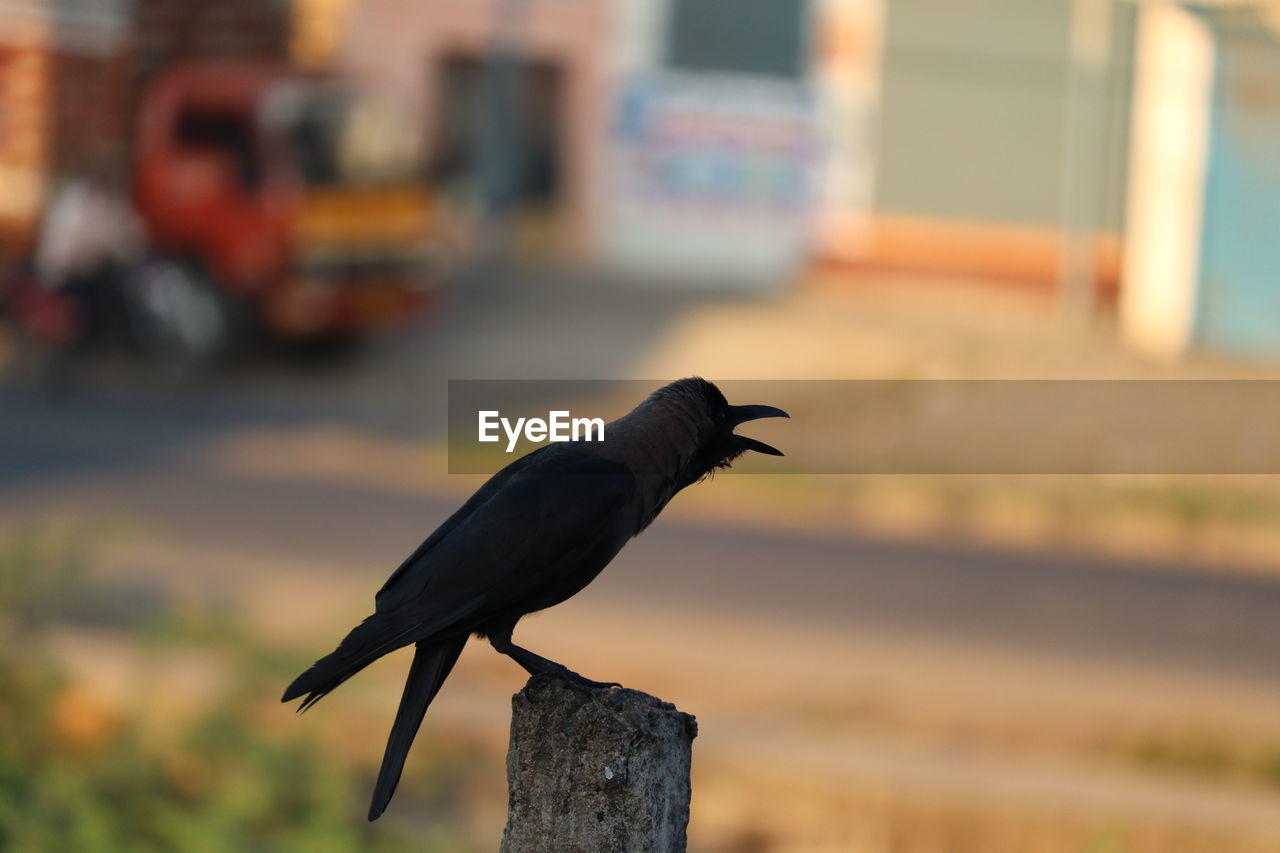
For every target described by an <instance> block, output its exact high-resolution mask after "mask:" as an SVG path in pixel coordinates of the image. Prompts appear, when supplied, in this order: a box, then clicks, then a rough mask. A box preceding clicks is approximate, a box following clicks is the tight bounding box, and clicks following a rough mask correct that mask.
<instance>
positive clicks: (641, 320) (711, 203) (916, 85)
mask: <svg viewBox="0 0 1280 853" xmlns="http://www.w3.org/2000/svg"><path fill="white" fill-rule="evenodd" d="M1275 10H1276V7H1275V6H1273V5H1268V4H1251V3H1235V2H1225V0H1224V2H1213V3H1197V4H1184V3H1180V2H1174V0H1169V2H1164V0H1150V2H1142V3H1136V2H1127V0H1030V2H1028V0H1019V2H1015V0H979V1H978V2H970V3H965V4H955V3H942V2H935V1H934V0H739V2H737V3H732V4H727V3H718V2H712V0H467V2H463V0H294V2H292V3H290V2H286V0H271V2H262V0H222V2H219V3H216V4H214V3H202V4H192V3H187V2H182V0H0V247H2V248H0V260H2V261H3V263H2V264H0V306H2V307H0V315H2V318H3V325H2V326H0V366H2V368H3V373H4V376H5V380H4V384H3V387H0V848H3V849H6V850H14V851H23V853H27V851H47V850H103V851H107V850H129V851H136V850H157V851H158V850H183V851H187V850H190V851H197V850H225V849H231V848H233V847H240V848H244V849H258V850H308V851H311V850H333V851H339V850H356V849H360V850H364V849H374V850H409V849H414V850H438V851H471V850H476V851H479V850H492V849H493V848H494V847H495V845H496V844H497V840H498V838H499V835H500V832H501V827H502V823H503V820H504V818H505V804H506V788H505V781H504V772H505V767H504V764H503V755H504V752H505V748H506V734H507V724H508V720H509V713H508V696H509V695H510V694H511V693H512V692H514V691H515V690H516V689H518V688H519V687H520V685H521V684H522V683H523V680H524V676H523V672H522V671H520V670H519V669H518V668H517V667H515V666H514V665H513V664H512V663H511V662H510V661H508V660H507V659H506V658H503V657H500V656H498V655H495V654H493V653H492V652H491V651H490V650H488V649H487V648H484V647H480V646H479V645H476V646H475V647H474V648H471V649H469V650H468V651H467V652H466V653H465V654H464V656H463V658H462V661H461V663H460V665H459V667H458V670H457V671H456V673H455V675H454V676H453V677H452V678H451V679H450V681H449V683H448V685H447V686H446V688H445V689H444V691H443V693H442V695H441V696H440V698H439V699H438V700H437V702H436V703H435V705H433V707H432V709H431V712H430V714H429V717H428V720H427V724H426V725H425V727H424V729H423V732H422V734H421V735H420V736H419V741H418V744H417V745H416V747H415V749H414V751H413V753H412V754H411V756H410V759H409V765H408V770H407V774H406V778H405V780H404V782H403V783H402V785H401V790H400V793H399V794H398V796H397V799H396V801H395V802H394V803H393V805H392V807H391V809H390V811H389V813H388V814H387V815H386V817H385V818H383V819H382V820H381V821H379V822H378V823H377V824H375V825H368V824H366V823H365V822H364V820H363V814H364V804H365V803H366V798H367V796H368V791H369V786H370V784H371V780H372V776H373V773H374V772H375V770H376V761H377V760H378V759H379V758H380V756H381V752H382V748H383V743H384V739H385V736H386V732H387V728H388V726H389V724H390V721H391V717H392V714H393V712H394V708H395V705H396V702H397V701H398V698H399V691H400V685H401V681H402V679H403V675H404V671H405V668H406V667H407V663H408V661H407V660H406V659H405V657H404V656H403V655H401V654H396V655H392V656H391V658H390V659H389V660H384V661H382V662H380V663H379V664H377V665H375V666H373V667H371V668H370V669H369V670H368V671H367V672H366V673H364V674H362V675H361V677H360V678H359V679H358V680H356V681H355V682H353V683H352V684H351V685H350V686H348V687H346V688H344V689H342V690H339V691H337V692H336V693H335V694H334V695H333V696H331V697H329V698H328V699H326V700H325V701H324V702H323V703H321V706H320V707H319V708H317V709H316V710H315V711H313V712H311V713H309V714H307V715H306V716H304V717H301V718H298V717H295V716H294V715H293V713H292V711H291V710H290V709H289V708H285V707H282V706H280V705H279V704H278V703H277V702H276V698H277V697H278V695H279V694H280V692H281V690H282V689H283V687H284V685H285V684H287V683H288V681H289V680H290V679H291V677H292V676H293V675H294V674H296V672H297V671H299V670H300V669H301V668H302V667H303V666H305V665H306V664H308V663H309V662H310V661H312V660H313V659H315V658H316V657H318V656H320V655H321V654H323V653H325V652H327V651H328V650H329V649H331V648H332V647H333V645H334V644H335V643H336V641H337V640H338V639H339V638H340V636H341V635H342V633H343V632H344V630H345V629H346V628H347V627H349V625H350V624H351V623H352V622H354V621H355V620H356V619H358V618H361V617H363V616H364V615H365V614H366V613H367V611H368V609H369V607H370V605H371V603H372V593H373V592H374V590H375V589H376V588H377V586H378V585H379V584H380V583H381V582H382V580H383V579H384V578H385V577H386V575H387V574H388V573H389V571H390V570H391V569H392V568H393V567H394V566H395V565H397V564H398V562H399V561H400V559H402V558H403V556H404V555H405V554H407V553H408V552H409V551H410V550H411V549H412V548H413V547H415V546H416V545H417V543H418V542H419V541H420V540H421V538H422V537H423V536H424V535H425V534H426V533H428V532H429V531H430V530H431V529H433V528H434V526H435V525H436V524H438V523H439V522H440V521H441V520H443V519H444V518H445V517H446V516H447V515H448V513H449V512H450V511H452V509H453V508H454V507H455V506H456V505H457V504H458V503H459V502H460V501H461V500H462V499H463V498H464V497H465V496H466V495H467V494H469V492H470V491H471V490H472V489H473V488H475V486H476V485H477V484H478V482H479V479H478V478H476V477H469V476H449V475H447V474H446V471H447V465H446V453H445V450H446V436H445V400H446V382H447V381H448V380H449V379H520V378H542V379H643V380H652V384H653V385H654V386H656V385H657V384H658V383H659V382H660V381H662V380H665V379H671V378H676V377H679V376H685V375H691V374H700V375H704V376H706V377H708V378H711V379H713V380H714V379H775V380H776V379H856V378H862V379H895V380H896V379H919V378H931V379H950V378H958V379H1003V378H1017V379H1046V380H1055V379H1128V378H1143V379H1221V378H1234V379H1240V378H1245V379H1274V378H1278V377H1280V370H1277V367H1278V366H1280V362H1278V361H1277V357H1280V287H1277V286H1276V284H1275V280H1274V275H1275V273H1274V270H1275V269H1276V267H1277V264H1276V259H1275V258H1274V257H1273V255H1274V253H1275V251H1276V246H1277V245H1280V242H1278V241H1277V240H1276V239H1275V237H1274V235H1275V234H1276V233H1278V232H1280V165H1278V164H1280V159H1277V158H1276V157H1275V155H1274V152H1275V151H1276V150H1277V144H1280V41H1277V26H1280V24H1278V23H1277V22H1278V21H1280V18H1278V17H1277V16H1276V14H1275ZM811 385H812V386H814V387H830V386H829V385H825V386H824V385H823V384H822V383H811ZM1259 387H1260V388H1266V387H1267V386H1262V385H1260V386H1259ZM798 393H799V392H798ZM1260 393H1263V392H1260ZM742 402H764V403H768V402H776V401H771V400H759V401H756V400H751V401H742ZM825 402H826V401H824V400H823V399H821V398H814V399H810V400H800V401H798V403H797V407H796V408H793V407H792V406H791V405H790V404H788V408H792V411H793V413H795V412H796V411H797V409H799V410H800V411H821V407H823V406H824V404H825ZM799 420H800V418H797V420H796V421H793V422H792V423H793V424H794V423H798V422H799ZM786 426H787V424H782V425H778V426H771V427H770V429H771V430H773V431H772V432H770V434H769V435H768V438H769V440H770V441H771V442H772V443H775V444H777V445H779V446H781V447H782V448H783V449H786V448H787V433H786ZM761 435H762V437H763V436H764V433H763V432H761ZM1278 617H1280V482H1277V481H1276V479H1275V477H1268V476H1242V475H1235V476H1231V477H1226V476H1194V477H1192V476H1182V477H1173V476H1117V475H1111V476H1073V477H1065V476H1058V477H1053V476H1003V477H1001V476H947V477H942V476H934V477H930V476H866V477H852V476H818V475H792V476H764V475H756V476H747V475H744V476H724V477H719V478H717V479H716V480H715V481H714V482H710V483H704V484H702V485H700V486H698V487H696V488H693V489H690V490H689V491H688V492H687V493H685V494H683V495H682V496H681V497H680V498H679V499H678V500H677V501H676V502H675V503H674V504H673V506H672V507H671V508H669V509H668V510H667V512H666V513H665V514H664V517H663V519H662V521H661V522H660V523H659V524H657V525H655V526H654V528H652V529H651V530H649V531H648V532H646V533H645V534H644V536H642V537H641V538H640V539H638V540H637V541H636V542H635V543H634V544H633V545H632V546H630V547H629V548H628V549H627V550H625V551H624V552H623V554H622V555H621V556H620V557H619V558H618V559H617V560H616V561H615V563H614V564H613V565H612V566H611V567H610V568H609V570H608V571H607V572H605V574H604V575H603V576H602V577H601V578H600V579H599V580H598V581H597V582H596V583H595V584H594V585H593V586H592V587H591V588H589V589H588V590H587V591H585V592H584V593H582V594H581V595H579V596H578V597H576V598H575V599H573V600H572V601H571V602H568V603H566V604H565V605H563V606H561V607H559V608H557V609H556V610H554V611H553V612H551V613H548V614H544V615H540V616H536V617H532V618H530V619H528V620H526V622H525V624H523V625H522V626H521V628H520V631H519V636H520V638H521V639H522V641H523V643H524V644H525V645H527V646H529V647H531V648H533V649H536V650H537V651H539V652H541V653H543V654H545V655H548V656H550V657H552V658H554V659H557V660H564V661H566V662H567V663H569V664H570V665H571V666H573V667H574V668H575V669H578V670H579V671H581V672H583V673H586V674H587V675H589V676H591V677H594V678H602V679H610V680H618V681H620V682H622V683H624V684H626V685H627V686H630V687H636V688H639V689H643V690H646V691H649V692H653V693H655V694H657V695H660V696H662V697H663V698H664V699H667V700H669V701H673V702H675V703H677V704H678V705H679V706H680V707H681V708H682V709H684V710H687V711H690V712H692V713H695V714H696V715H697V716H698V718H699V721H700V724H701V734H700V735H699V738H698V740H697V741H696V744H695V761H694V764H695V769H694V774H695V776H694V803H693V818H692V824H691V826H690V841H691V848H692V849H694V850H696V851H701V853H755V851H761V852H763V851H869V853H879V852H880V851H884V852H885V853H889V852H890V851H892V852H893V853H941V851H950V852H951V853H969V851H975V853H976V851H982V853H988V851H990V852H991V853H1001V852H1002V851H1010V853H1013V852H1014V851H1016V853H1026V852H1027V851H1046V853H1048V851H1055V852H1056V851H1064V853H1065V851H1089V853H1177V852H1178V851H1190V852H1193V853H1194V852H1195V851H1206V853H1207V851H1213V853H1235V851H1250V853H1253V851H1271V850H1280V678H1278V677H1280V659H1278V657H1277V650H1280V618H1278Z"/></svg>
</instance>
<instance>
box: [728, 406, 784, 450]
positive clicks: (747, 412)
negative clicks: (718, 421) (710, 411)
mask: <svg viewBox="0 0 1280 853" xmlns="http://www.w3.org/2000/svg"><path fill="white" fill-rule="evenodd" d="M728 411H729V422H730V424H731V425H732V426H735V427H736V426H737V425H738V424H743V423H746V422H747V421H754V420H759V419H760V418H789V417H791V415H788V414H787V413H786V412H784V411H782V409H779V408H776V407H775V406H760V405H755V406H730V407H729V410H728ZM733 445H734V447H736V448H738V449H740V450H754V451H756V452H757V453H767V454H768V455H770V456H781V455H782V451H781V450H779V449H778V448H776V447H771V446H770V445H768V444H765V443H764V442H763V441H756V440H755V439H754V438H747V437H746V436H745V435H735V436H734V437H733Z"/></svg>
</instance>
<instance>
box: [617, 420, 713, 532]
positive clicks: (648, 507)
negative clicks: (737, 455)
mask: <svg viewBox="0 0 1280 853" xmlns="http://www.w3.org/2000/svg"><path fill="white" fill-rule="evenodd" d="M604 435H605V440H604V443H603V444H601V445H600V446H599V447H600V450H599V452H600V453H601V455H603V456H604V457H606V458H608V459H612V460H613V461H615V462H620V463H622V464H623V465H625V466H627V468H629V469H630V470H631V472H632V474H634V475H635V478H636V491H637V497H638V498H639V500H638V501H637V510H638V518H637V528H636V529H637V531H639V530H640V529H643V528H644V527H645V526H647V525H648V524H649V522H651V521H652V520H653V518H654V516H656V515H657V514H658V512H660V511H661V510H662V508H663V507H664V506H666V504H667V502H668V501H670V500H671V498H672V497H674V496H675V494H676V492H678V491H679V490H680V488H681V487H682V486H683V485H684V482H683V481H682V478H683V477H684V476H685V474H686V472H687V470H688V468H689V465H690V463H691V461H692V458H693V455H694V453H695V452H696V450H697V447H698V444H699V441H700V438H701V437H700V436H699V434H698V429H697V426H696V425H695V421H694V419H693V418H692V417H691V416H688V415H687V414H686V413H685V412H683V411H681V410H680V409H678V408H670V407H664V408H662V409H657V408H656V407H647V406H642V407H638V408H636V409H634V410H633V411H631V412H629V413H628V414H626V415H623V416H622V417H620V418H618V419H617V420H615V421H613V422H611V423H609V424H606V425H605V428H604Z"/></svg>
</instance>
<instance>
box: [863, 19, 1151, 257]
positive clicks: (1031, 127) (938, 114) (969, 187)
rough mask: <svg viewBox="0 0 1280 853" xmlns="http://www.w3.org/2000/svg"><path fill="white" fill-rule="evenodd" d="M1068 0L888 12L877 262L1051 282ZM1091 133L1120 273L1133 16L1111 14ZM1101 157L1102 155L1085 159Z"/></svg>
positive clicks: (1104, 230)
mask: <svg viewBox="0 0 1280 853" xmlns="http://www.w3.org/2000/svg"><path fill="white" fill-rule="evenodd" d="M1071 7H1072V0H1032V1H1031V2H1028V0H975V2H970V3H964V4H954V3H944V2H940V0H891V2H889V3H888V4H887V7H886V24H885V37H884V45H883V68H882V86H883V88H882V92H881V98H880V105H881V107H880V109H881V111H880V119H879V124H880V131H879V141H878V146H877V149H878V163H877V170H876V187H875V200H874V209H875V222H874V225H873V231H874V237H873V241H872V242H873V246H872V249H873V255H875V256H877V257H878V259H879V260H881V261H885V262H890V263H896V264H903V265H909V266H922V267H928V268H937V269H942V270H947V269H948V268H950V269H953V270H956V271H961V272H975V273H982V274H999V275H1009V276H1014V277H1019V278H1039V279H1052V278H1053V276H1054V275H1055V273H1056V268H1057V252H1058V248H1059V242H1060V239H1059V235H1058V233H1057V229H1058V228H1059V225H1060V222H1061V220H1062V216H1063V192H1062V190H1063V181H1064V154H1065V152H1064V142H1065V140H1066V138H1067V128H1066V120H1067V119H1066V115H1067V103H1066V98H1067V91H1068V77H1069V74H1070V73H1071V58H1070V56H1069V51H1070V44H1069V42H1070V33H1071V20H1070V13H1071ZM1111 15H1112V17H1111V20H1110V28H1111V32H1110V39H1109V41H1110V46H1109V53H1110V60H1111V64H1110V68H1109V70H1108V73H1107V80H1106V89H1105V91H1104V92H1103V93H1102V96H1101V99H1100V100H1099V99H1093V100H1090V101H1089V102H1088V103H1086V104H1085V105H1084V109H1085V110H1088V111H1089V112H1088V114H1087V116H1086V117H1087V118H1088V119H1089V123H1090V124H1091V125H1092V126H1094V127H1096V128H1097V131H1098V136H1097V139H1096V140H1095V141H1094V142H1093V143H1092V144H1094V145H1096V146H1097V148H1098V149H1100V150H1098V151H1097V152H1096V156H1097V161H1098V163H1099V169H1098V171H1097V173H1096V174H1094V173H1093V170H1090V171H1091V173H1090V174H1089V175H1087V176H1074V177H1073V178H1071V180H1076V181H1079V180H1093V181H1096V187H1095V189H1096V190H1097V195H1098V205H1097V210H1096V213H1095V215H1094V217H1093V218H1094V228H1093V230H1094V231H1095V232H1096V234H1097V236H1098V237H1099V249H1100V250H1101V252H1100V254H1101V256H1102V257H1101V259H1102V262H1103V266H1104V267H1107V268H1109V269H1107V270H1106V271H1107V272H1108V274H1109V275H1110V276H1112V277H1114V275H1115V266H1116V263H1117V258H1118V252H1117V248H1118V246H1117V243H1118V237H1119V233H1120V231H1121V229H1122V222H1121V220H1122V211H1123V202H1122V199H1123V194H1124V174H1125V169H1126V165H1125V157H1126V148H1127V138H1128V128H1127V116H1128V91H1129V85H1130V75H1131V58H1130V57H1131V45H1132V40H1133V37H1132V26H1133V25H1132V13H1131V12H1130V11H1129V9H1128V6H1127V4H1114V6H1113V7H1112V12H1111ZM1091 153H1094V152H1091Z"/></svg>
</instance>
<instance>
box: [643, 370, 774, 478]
mask: <svg viewBox="0 0 1280 853" xmlns="http://www.w3.org/2000/svg"><path fill="white" fill-rule="evenodd" d="M649 402H650V403H651V404H656V405H659V406H663V407H664V408H670V409H671V410H673V411H678V412H679V413H680V416H681V417H682V419H683V420H685V421H686V422H688V423H689V424H690V425H691V427H692V431H693V433H694V435H695V436H696V448H695V449H694V452H693V454H692V456H691V458H690V459H689V460H688V463H687V469H686V471H685V472H684V476H683V477H681V480H682V481H683V483H682V485H685V484H688V483H692V482H695V481H697V480H699V479H701V478H702V477H704V476H706V475H707V474H709V473H711V472H713V471H715V470H716V469H719V468H727V467H729V465H730V464H731V463H732V462H733V460H735V459H737V458H738V457H739V456H741V455H742V454H743V453H745V452H747V451H748V450H754V451H755V452H757V453H766V454H768V455H770V456H781V455H782V451H781V450H778V449H777V448H776V447H771V446H769V445H768V444H765V443H764V442H763V441H757V440H756V439H754V438H748V437H747V436H745V435H738V434H737V433H736V432H734V429H735V428H736V427H737V426H739V425H740V424H744V423H746V422H747V421H754V420H757V419H759V418H788V417H790V415H788V414H787V413H786V412H784V411H782V409H778V408H775V407H773V406H764V405H746V406H733V405H730V404H729V401H728V400H726V399H725V397H724V394H722V393H720V389H719V388H717V387H716V386H715V385H713V384H712V383H710V382H708V381H707V380H705V379H702V378H699V377H693V378H690V379H680V380H677V381H675V382H672V383H671V384H670V385H665V386H663V387H662V388H659V389H658V390H657V391H655V392H654V393H653V395H652V396H651V397H650V398H649Z"/></svg>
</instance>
